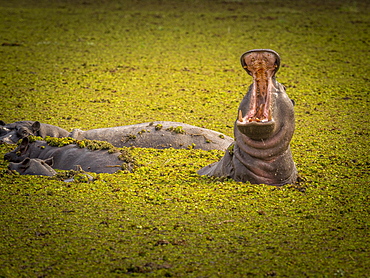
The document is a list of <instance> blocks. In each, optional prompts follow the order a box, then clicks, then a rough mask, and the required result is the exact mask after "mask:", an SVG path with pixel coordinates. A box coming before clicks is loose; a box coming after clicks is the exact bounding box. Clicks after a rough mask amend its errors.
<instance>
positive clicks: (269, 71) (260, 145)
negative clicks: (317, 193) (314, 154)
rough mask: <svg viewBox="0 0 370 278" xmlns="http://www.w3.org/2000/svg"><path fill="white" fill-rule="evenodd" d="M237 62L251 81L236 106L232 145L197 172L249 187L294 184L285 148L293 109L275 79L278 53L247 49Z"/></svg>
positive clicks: (287, 150) (291, 164) (292, 170)
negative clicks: (221, 155) (222, 155)
mask: <svg viewBox="0 0 370 278" xmlns="http://www.w3.org/2000/svg"><path fill="white" fill-rule="evenodd" d="M241 63H242V66H243V67H244V69H245V70H246V71H247V72H248V74H250V75H251V76H252V77H253V81H254V82H253V84H252V85H251V86H250V87H249V91H248V93H247V95H246V96H245V97H244V98H243V100H242V102H241V104H240V107H239V111H238V117H237V120H236V121H235V125H234V135H235V142H234V144H233V145H232V146H231V147H230V148H228V150H227V151H226V152H225V155H224V157H223V158H222V159H221V160H220V161H219V162H216V163H213V164H211V165H208V166H206V167H204V168H202V169H200V170H199V171H198V174H200V175H208V176H216V177H230V178H232V179H234V180H236V181H241V182H247V181H249V182H251V183H254V184H270V185H284V184H287V183H294V182H295V181H296V179H297V170H296V167H295V164H294V161H293V158H292V154H291V150H290V147H289V142H290V140H291V138H292V136H293V132H294V109H293V103H292V101H291V100H290V99H289V97H288V95H287V94H286V92H285V88H284V86H282V85H281V84H280V83H278V82H277V81H276V79H275V73H276V71H277V70H278V68H279V65H280V58H279V55H278V54H277V53H276V52H274V51H272V50H267V49H260V50H252V51H248V52H246V53H244V54H243V55H242V57H241Z"/></svg>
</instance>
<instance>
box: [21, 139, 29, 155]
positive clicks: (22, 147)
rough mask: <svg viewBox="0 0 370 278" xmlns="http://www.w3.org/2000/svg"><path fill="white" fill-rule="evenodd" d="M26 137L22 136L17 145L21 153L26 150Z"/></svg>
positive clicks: (27, 141) (27, 142)
mask: <svg viewBox="0 0 370 278" xmlns="http://www.w3.org/2000/svg"><path fill="white" fill-rule="evenodd" d="M29 142H30V141H29V140H28V137H24V138H23V139H22V142H21V144H20V145H19V151H20V152H21V155H22V154H24V153H25V152H26V151H27V150H28V144H29Z"/></svg>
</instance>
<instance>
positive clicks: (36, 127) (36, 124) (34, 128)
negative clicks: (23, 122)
mask: <svg viewBox="0 0 370 278" xmlns="http://www.w3.org/2000/svg"><path fill="white" fill-rule="evenodd" d="M40 128H41V124H40V122H38V121H36V122H34V123H33V124H32V126H31V129H32V132H33V133H35V132H37V131H39V130H40Z"/></svg>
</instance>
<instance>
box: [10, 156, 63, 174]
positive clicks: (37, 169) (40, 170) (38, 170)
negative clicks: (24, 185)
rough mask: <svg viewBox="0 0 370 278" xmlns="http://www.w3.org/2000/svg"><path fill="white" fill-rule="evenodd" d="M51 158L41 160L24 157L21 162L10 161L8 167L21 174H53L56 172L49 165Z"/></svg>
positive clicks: (51, 162)
mask: <svg viewBox="0 0 370 278" xmlns="http://www.w3.org/2000/svg"><path fill="white" fill-rule="evenodd" d="M51 165H53V159H52V158H49V159H46V160H42V159H39V158H28V157H27V158H25V159H24V160H23V161H21V162H18V163H17V162H10V163H9V166H8V169H9V170H14V171H17V172H18V173H20V174H21V175H40V176H54V175H56V174H57V172H55V170H54V169H53V168H52V167H51Z"/></svg>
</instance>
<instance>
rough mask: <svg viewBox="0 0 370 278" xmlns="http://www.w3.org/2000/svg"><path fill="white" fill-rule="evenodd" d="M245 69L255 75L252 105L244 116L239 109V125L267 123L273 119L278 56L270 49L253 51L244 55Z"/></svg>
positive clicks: (251, 98)
mask: <svg viewBox="0 0 370 278" xmlns="http://www.w3.org/2000/svg"><path fill="white" fill-rule="evenodd" d="M244 61H245V64H246V66H245V69H246V70H247V71H248V73H249V74H250V75H252V77H253V81H254V82H253V86H252V90H251V92H250V94H252V95H251V97H250V107H249V108H248V110H247V111H248V112H247V114H246V115H244V116H243V113H242V111H241V110H239V115H238V120H237V124H238V125H245V124H247V123H250V122H262V123H267V122H270V121H272V113H271V95H272V93H273V92H275V90H276V89H275V86H274V84H273V82H272V78H273V76H274V75H275V72H276V68H277V64H276V56H275V55H274V54H273V53H271V52H268V51H258V52H251V53H249V54H247V55H246V56H245V57H244Z"/></svg>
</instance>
